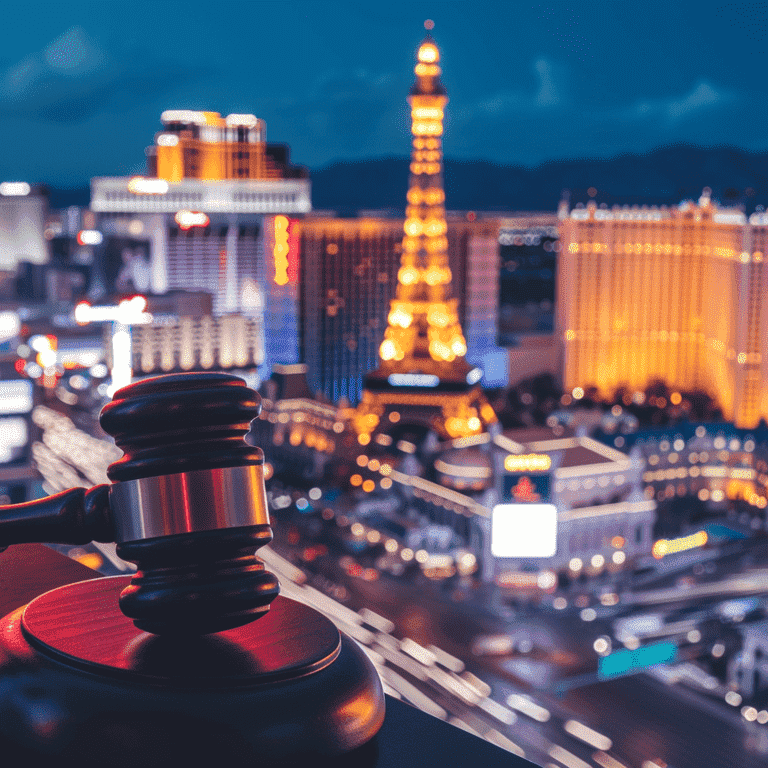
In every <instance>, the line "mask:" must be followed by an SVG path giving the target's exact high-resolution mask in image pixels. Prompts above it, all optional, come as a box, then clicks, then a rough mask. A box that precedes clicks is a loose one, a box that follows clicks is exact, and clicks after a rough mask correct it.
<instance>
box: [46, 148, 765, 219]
mask: <svg viewBox="0 0 768 768" xmlns="http://www.w3.org/2000/svg"><path fill="white" fill-rule="evenodd" d="M311 179H312V204H313V206H314V207H315V208H316V209H320V210H335V211H338V212H339V213H341V214H343V215H349V214H353V213H355V212H357V211H359V210H365V209H368V210H371V209H377V210H379V209H394V210H398V211H402V210H403V209H404V208H405V191H406V189H407V186H408V158H405V157H385V158H381V159H377V160H357V161H352V162H338V163H333V164H331V165H328V166H326V167H324V168H319V169H317V170H313V171H311ZM590 187H594V188H595V189H596V190H597V200H598V202H601V203H602V202H605V203H608V204H609V205H613V204H615V203H618V204H619V205H624V204H630V205H631V204H635V203H636V204H641V205H643V204H647V205H674V204H676V203H679V202H680V201H681V200H686V199H689V198H694V199H695V198H698V197H699V195H701V190H702V189H703V188H704V187H711V188H712V194H713V196H714V197H715V198H716V199H717V200H719V201H720V202H722V203H723V204H739V203H743V204H744V205H745V206H746V208H747V211H751V210H753V209H754V206H755V205H758V204H760V205H766V206H768V152H747V151H746V150H743V149H737V148H734V147H715V148H710V149H707V148H703V147H693V146H687V145H675V146H670V147H662V148H660V149H656V150H654V151H653V152H649V153H648V154H645V155H637V154H624V155H619V156H617V157H612V158H608V159H576V160H554V161H550V162H547V163H543V164H541V165H539V166H537V167H534V168H530V167H525V166H521V165H499V164H497V163H491V162H488V161H484V160H451V159H450V158H448V159H446V161H445V190H446V205H447V207H448V208H449V209H450V210H478V211H494V210H499V211H521V210H529V211H531V210H545V211H546V210H550V211H554V210H555V209H556V208H557V203H558V201H559V200H560V196H561V194H562V192H563V190H570V191H571V201H572V202H573V203H576V202H580V201H585V200H586V199H587V197H588V195H587V190H588V189H589V188H590ZM50 196H51V207H53V208H65V207H66V206H68V205H88V202H89V200H90V191H89V190H88V189H87V188H83V189H69V190H67V189H51V190H50Z"/></svg>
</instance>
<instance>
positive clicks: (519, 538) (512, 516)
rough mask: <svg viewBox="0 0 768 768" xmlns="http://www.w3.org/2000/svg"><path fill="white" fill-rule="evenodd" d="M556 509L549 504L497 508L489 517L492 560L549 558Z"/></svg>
mask: <svg viewBox="0 0 768 768" xmlns="http://www.w3.org/2000/svg"><path fill="white" fill-rule="evenodd" d="M556 552H557V509H556V508H555V506H554V505H553V504H497V505H496V506H495V507H494V508H493V512H492V513H491V554H492V555H493V556H494V557H553V556H554V554H555V553H556Z"/></svg>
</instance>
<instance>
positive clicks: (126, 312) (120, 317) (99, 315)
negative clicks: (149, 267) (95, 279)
mask: <svg viewBox="0 0 768 768" xmlns="http://www.w3.org/2000/svg"><path fill="white" fill-rule="evenodd" d="M146 308H147V300H146V299H145V298H144V297H143V296H134V297H133V298H131V299H123V301H121V302H120V303H119V304H117V305H114V304H111V305H106V306H103V307H93V306H91V305H90V304H89V303H88V302H87V301H81V302H80V303H79V304H78V305H77V306H75V322H76V323H77V324H78V325H86V324H87V323H107V322H115V323H122V324H123V325H141V324H144V323H150V322H152V315H151V314H149V312H146V311H145V310H146Z"/></svg>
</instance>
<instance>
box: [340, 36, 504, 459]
mask: <svg viewBox="0 0 768 768" xmlns="http://www.w3.org/2000/svg"><path fill="white" fill-rule="evenodd" d="M430 28H431V27H429V26H427V29H430ZM414 71H415V74H416V82H415V83H414V85H413V87H412V88H411V91H410V95H409V97H408V102H409V104H410V105H411V120H412V124H411V133H412V134H413V148H412V150H411V166H410V180H409V186H408V196H407V200H408V205H407V207H406V219H405V224H404V231H405V235H404V237H403V250H402V257H401V261H400V269H399V271H398V274H397V293H396V296H395V298H394V299H393V300H392V303H391V305H390V311H389V316H388V319H387V328H386V330H385V332H384V341H383V342H382V343H381V346H380V347H379V360H380V364H379V367H378V368H377V369H376V370H375V371H373V372H371V373H369V374H367V375H366V376H365V378H364V382H363V394H362V399H361V401H360V404H359V406H358V407H357V410H356V411H355V414H354V417H353V423H354V425H355V428H356V430H357V433H358V441H359V442H360V444H361V445H367V444H368V443H369V442H370V441H371V439H372V437H374V438H375V437H376V436H377V435H378V434H381V433H385V434H386V433H389V432H399V431H401V430H402V429H403V428H404V427H406V425H420V426H421V427H422V428H423V427H426V428H428V429H432V430H433V431H434V432H435V433H436V434H437V435H438V436H439V437H440V438H441V439H454V438H459V437H471V436H473V435H478V434H480V433H482V432H484V431H486V429H487V427H488V425H489V424H491V423H493V422H495V421H496V414H495V413H494V410H493V408H492V407H491V405H490V404H489V403H488V401H487V400H486V398H485V395H484V394H483V392H482V390H481V389H480V386H479V384H478V381H479V379H480V376H481V372H480V371H479V369H477V368H472V367H470V366H469V365H468V364H467V362H466V360H465V359H464V357H465V355H466V353H467V343H466V341H465V339H464V334H463V333H462V330H461V326H460V325H459V318H458V311H457V300H456V299H455V298H451V280H452V277H451V270H450V268H449V266H448V238H447V237H446V232H447V224H446V220H445V191H444V189H443V166H442V157H443V154H442V135H443V110H444V108H445V105H446V104H447V103H448V97H447V95H446V91H445V88H444V87H443V84H442V82H441V81H440V52H439V50H438V48H437V46H436V45H435V43H434V41H433V40H432V38H431V37H429V36H427V37H426V38H425V39H424V41H423V42H422V44H421V45H420V46H419V50H418V54H417V62H416V67H415V70H414ZM385 440H386V438H385ZM379 442H382V441H381V439H380V440H379ZM385 444H386V443H385Z"/></svg>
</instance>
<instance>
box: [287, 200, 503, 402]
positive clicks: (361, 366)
mask: <svg viewBox="0 0 768 768" xmlns="http://www.w3.org/2000/svg"><path fill="white" fill-rule="evenodd" d="M447 224H448V229H447V233H446V236H447V238H448V264H449V266H450V269H451V273H452V275H453V276H454V279H453V288H454V295H455V296H456V299H457V312H458V316H459V321H460V323H461V324H462V326H463V327H464V328H465V329H466V341H467V359H468V360H469V361H470V363H473V364H476V365H478V366H480V367H481V368H482V370H483V372H484V374H485V373H486V372H487V373H489V374H491V375H495V376H496V378H498V374H494V372H493V370H492V363H493V362H494V361H493V360H492V359H491V360H490V361H489V357H492V356H493V355H494V354H496V355H498V353H501V355H502V356H503V358H504V360H503V364H502V365H501V366H500V367H501V369H502V376H503V375H504V374H506V354H505V351H504V350H499V349H498V348H497V347H496V345H495V344H496V314H497V312H496V308H497V293H498V292H497V290H496V289H495V287H494V286H495V285H496V284H497V281H498V237H497V225H496V221H495V220H491V219H480V220H476V221H468V220H467V219H466V217H465V216H458V215H457V216H449V217H448V219H447ZM297 230H298V231H299V233H300V234H299V253H300V260H301V321H300V334H299V336H300V347H301V351H300V355H301V359H302V360H303V361H304V362H305V363H306V364H307V368H308V372H307V376H308V380H309V383H310V386H311V388H312V390H313V391H316V392H322V393H323V394H324V395H325V396H326V397H327V398H329V399H331V400H333V401H336V400H338V399H339V398H341V397H345V398H347V399H348V400H349V401H350V402H351V403H353V404H354V403H357V401H358V400H359V398H360V393H361V391H362V386H363V375H364V374H365V373H366V372H368V371H370V370H372V369H373V368H375V367H376V365H377V364H378V362H379V356H378V351H379V346H380V345H381V342H382V341H383V339H384V330H385V328H386V327H387V315H388V314H389V309H390V303H391V301H392V299H394V298H395V296H396V292H397V285H398V280H397V274H398V269H399V267H400V261H401V253H402V239H403V220H402V219H384V218H372V217H360V218H355V219H351V218H345V219H341V218H332V217H321V216H317V217H315V216H310V217H307V218H305V219H303V220H301V221H300V222H298V224H297ZM496 378H494V379H492V380H490V381H487V382H486V380H485V379H484V380H483V383H488V384H489V385H490V386H496V385H498V384H500V383H504V382H503V381H502V382H498V381H497V380H496Z"/></svg>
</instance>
